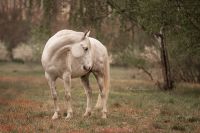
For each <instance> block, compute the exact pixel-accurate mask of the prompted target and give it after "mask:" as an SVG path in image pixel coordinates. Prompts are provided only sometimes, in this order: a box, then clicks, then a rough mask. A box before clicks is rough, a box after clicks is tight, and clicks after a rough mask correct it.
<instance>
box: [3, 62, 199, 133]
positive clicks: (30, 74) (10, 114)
mask: <svg viewBox="0 0 200 133" xmlns="http://www.w3.org/2000/svg"><path fill="white" fill-rule="evenodd" d="M43 73H44V72H43V70H42V68H41V66H40V65H37V64H16V63H2V62H1V63H0V92H1V93H0V132H13V133H14V132H20V133H21V132H91V133H93V132H109V133H115V132H147V133H149V132H152V133H155V132H166V133H168V132H199V130H200V88H199V86H200V85H195V84H177V85H176V88H175V89H174V90H173V91H170V92H165V91H160V90H158V89H156V87H155V86H154V85H153V83H152V82H151V81H143V80H136V79H132V78H131V74H132V73H133V70H132V69H124V68H115V67H113V68H111V85H112V87H111V91H110V95H109V100H108V110H109V113H108V119H106V120H104V119H101V118H100V117H101V112H100V111H93V112H92V116H91V117H89V118H83V117H82V115H83V113H84V111H85V107H86V96H85V94H84V90H83V88H82V86H81V83H80V81H79V79H74V80H73V81H72V108H73V111H74V114H73V118H72V119H71V120H70V121H65V120H64V116H65V115H66V109H65V106H64V89H63V85H62V81H60V80H59V81H58V83H57V91H58V95H59V105H60V107H61V110H62V117H61V118H60V119H58V120H55V121H52V120H51V117H52V115H53V100H52V99H51V96H50V91H49V88H48V86H47V83H46V80H45V79H44V75H43ZM91 82H92V88H93V96H92V100H93V102H92V104H93V106H94V105H95V102H96V99H97V95H98V87H97V85H96V82H95V79H94V77H91Z"/></svg>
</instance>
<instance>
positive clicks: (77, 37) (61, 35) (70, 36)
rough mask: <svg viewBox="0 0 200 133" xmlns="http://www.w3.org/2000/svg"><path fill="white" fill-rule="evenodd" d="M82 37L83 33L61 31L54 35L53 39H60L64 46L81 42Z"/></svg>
mask: <svg viewBox="0 0 200 133" xmlns="http://www.w3.org/2000/svg"><path fill="white" fill-rule="evenodd" d="M83 36H84V33H83V32H76V31H73V30H61V31H59V32H57V33H56V34H55V35H54V37H56V38H58V39H62V40H63V41H64V42H65V45H67V44H73V43H76V42H80V41H82V39H83Z"/></svg>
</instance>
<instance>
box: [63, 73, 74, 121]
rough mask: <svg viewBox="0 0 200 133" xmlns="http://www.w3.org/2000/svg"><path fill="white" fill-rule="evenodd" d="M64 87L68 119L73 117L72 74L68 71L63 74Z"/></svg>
mask: <svg viewBox="0 0 200 133" xmlns="http://www.w3.org/2000/svg"><path fill="white" fill-rule="evenodd" d="M63 81H64V88H65V99H66V105H67V116H66V118H65V119H66V120H67V119H69V118H71V117H72V112H73V111H72V107H71V74H70V73H68V72H66V73H64V74H63Z"/></svg>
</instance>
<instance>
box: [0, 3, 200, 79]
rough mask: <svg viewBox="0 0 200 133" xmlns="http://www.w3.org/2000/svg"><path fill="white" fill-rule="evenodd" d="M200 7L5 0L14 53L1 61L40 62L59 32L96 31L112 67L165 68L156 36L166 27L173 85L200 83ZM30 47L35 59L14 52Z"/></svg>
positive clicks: (1, 23) (5, 28)
mask: <svg viewBox="0 0 200 133" xmlns="http://www.w3.org/2000/svg"><path fill="white" fill-rule="evenodd" d="M199 6H200V2H199V1H198V0H193V1H190V0H186V1H183V0H173V1H172V0H150V1H149V0H123V1H121V0H95V1H93V0H76V1H73V0H2V1H0V17H1V19H0V27H1V29H0V40H1V43H0V44H1V45H3V46H2V47H4V46H5V47H6V49H7V51H8V52H4V53H3V54H2V55H1V56H2V57H4V56H6V58H2V59H1V60H17V61H19V60H22V61H23V62H24V61H27V60H28V61H39V60H40V56H41V51H42V49H43V46H44V44H45V42H46V41H47V40H48V38H49V37H50V36H51V35H53V34H54V33H56V32H57V31H58V30H61V29H73V30H78V31H85V30H87V29H90V30H91V31H92V36H93V37H96V38H97V39H99V40H101V41H102V42H103V44H105V45H106V46H107V48H108V49H109V52H110V55H111V57H112V64H115V65H123V66H136V67H138V66H139V67H140V66H142V67H143V68H144V69H145V70H147V71H149V70H148V69H149V68H152V67H157V68H158V69H159V62H160V55H159V47H160V46H159V45H158V44H157V42H156V41H155V39H154V37H153V35H154V34H155V33H158V32H159V31H160V28H161V27H163V28H164V34H165V41H166V45H167V49H168V52H169V62H170V65H171V69H172V75H173V76H172V77H173V80H176V81H187V82H200V62H199V58H200V52H199V51H200V43H199V41H200V40H199V39H200V17H199V15H200V9H199ZM21 45H22V46H21ZM24 45H28V46H29V47H30V48H31V49H32V50H33V51H32V52H31V55H28V54H25V55H23V56H26V55H27V56H28V57H26V58H25V59H22V58H19V57H18V56H17V57H16V56H14V55H13V54H14V53H13V49H15V48H18V47H24ZM2 51H5V50H2ZM1 53H2V52H1ZM5 54H6V55H5ZM8 57H9V58H8Z"/></svg>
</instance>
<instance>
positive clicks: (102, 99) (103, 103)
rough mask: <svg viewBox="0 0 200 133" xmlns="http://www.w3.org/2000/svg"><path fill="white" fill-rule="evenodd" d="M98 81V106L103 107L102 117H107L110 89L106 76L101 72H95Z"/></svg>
mask: <svg viewBox="0 0 200 133" xmlns="http://www.w3.org/2000/svg"><path fill="white" fill-rule="evenodd" d="M94 75H95V77H96V79H97V83H98V85H99V91H100V94H99V96H98V99H97V103H96V108H103V110H102V118H106V113H107V99H108V91H107V89H106V86H105V84H104V76H103V74H100V73H94Z"/></svg>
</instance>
